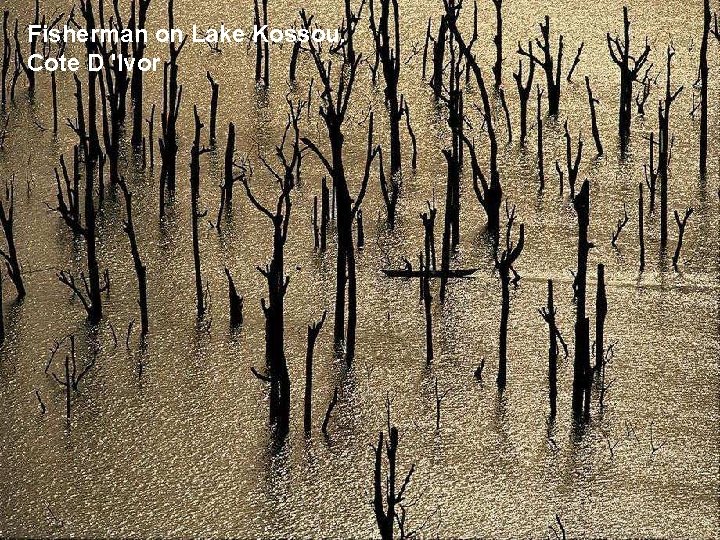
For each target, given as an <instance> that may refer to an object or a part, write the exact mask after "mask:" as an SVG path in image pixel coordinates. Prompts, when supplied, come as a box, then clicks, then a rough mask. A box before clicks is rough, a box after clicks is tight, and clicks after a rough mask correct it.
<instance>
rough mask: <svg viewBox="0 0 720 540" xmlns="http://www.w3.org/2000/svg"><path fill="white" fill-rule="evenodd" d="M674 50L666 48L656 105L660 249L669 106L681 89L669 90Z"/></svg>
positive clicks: (665, 231) (664, 218) (665, 203)
mask: <svg viewBox="0 0 720 540" xmlns="http://www.w3.org/2000/svg"><path fill="white" fill-rule="evenodd" d="M674 56H675V50H674V49H673V48H672V46H668V48H667V68H666V69H667V73H666V77H665V99H664V100H661V101H660V103H659V104H658V125H659V132H660V136H659V138H658V167H657V175H658V178H659V179H660V247H661V248H665V246H666V245H667V237H668V225H667V223H668V175H669V169H670V146H671V141H670V106H671V105H672V104H673V103H674V102H675V100H676V99H677V97H678V95H679V94H680V92H682V90H683V87H682V86H681V87H680V88H678V89H677V90H676V91H675V92H672V91H671V90H670V73H671V64H672V59H673V57H674Z"/></svg>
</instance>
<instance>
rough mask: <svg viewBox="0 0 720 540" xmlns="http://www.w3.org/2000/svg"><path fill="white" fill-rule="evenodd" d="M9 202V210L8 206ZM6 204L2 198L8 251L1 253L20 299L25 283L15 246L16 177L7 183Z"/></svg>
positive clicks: (0, 204)
mask: <svg viewBox="0 0 720 540" xmlns="http://www.w3.org/2000/svg"><path fill="white" fill-rule="evenodd" d="M5 204H7V211H6V206H5ZM5 204H3V201H2V199H0V224H2V228H3V232H4V233H5V242H6V243H7V251H5V250H4V249H2V248H0V255H2V257H3V259H5V266H6V267H7V271H8V276H10V279H11V280H12V282H13V285H15V290H16V291H17V297H18V300H21V299H22V298H24V297H25V285H24V283H23V279H22V273H21V270H20V261H19V260H18V255H17V248H16V247H15V233H14V225H15V179H14V177H13V178H12V179H11V180H10V185H9V186H8V185H7V184H6V185H5Z"/></svg>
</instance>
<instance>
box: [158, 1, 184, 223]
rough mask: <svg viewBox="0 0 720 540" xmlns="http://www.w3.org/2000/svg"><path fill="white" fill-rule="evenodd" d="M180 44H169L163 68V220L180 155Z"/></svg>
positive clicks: (170, 23)
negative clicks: (178, 132) (166, 193)
mask: <svg viewBox="0 0 720 540" xmlns="http://www.w3.org/2000/svg"><path fill="white" fill-rule="evenodd" d="M173 2H174V0H168V8H167V12H168V28H173V27H174V20H175V19H174V14H173ZM186 39H187V38H186V37H185V38H183V40H182V41H181V42H180V44H179V45H178V44H177V43H175V42H174V41H170V43H169V45H168V47H169V51H168V54H169V60H168V61H167V62H165V65H164V69H163V110H162V115H161V127H162V137H161V138H160V139H159V141H158V143H159V145H160V157H161V158H162V167H161V169H160V217H161V218H162V217H163V216H164V215H165V192H166V191H168V192H169V193H171V194H172V193H174V192H175V168H176V160H177V153H178V143H177V121H178V117H179V116H180V103H181V102H182V86H181V85H178V64H177V60H178V56H180V52H181V51H182V48H183V46H184V45H185V40H186Z"/></svg>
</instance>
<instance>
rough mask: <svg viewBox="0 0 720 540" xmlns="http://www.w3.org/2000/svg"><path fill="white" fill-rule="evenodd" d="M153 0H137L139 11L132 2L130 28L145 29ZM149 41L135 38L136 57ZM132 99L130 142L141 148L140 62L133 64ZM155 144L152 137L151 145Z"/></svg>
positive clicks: (134, 54)
mask: <svg viewBox="0 0 720 540" xmlns="http://www.w3.org/2000/svg"><path fill="white" fill-rule="evenodd" d="M150 1H151V0H137V11H136V10H135V6H136V0H131V2H130V19H129V20H128V25H127V26H128V29H129V30H131V31H133V33H135V32H136V31H139V30H144V29H145V23H146V21H147V12H148V9H149V8H150ZM146 46H147V42H146V41H145V40H144V39H138V40H134V41H133V42H132V51H133V57H134V58H142V57H143V56H144V55H145V47H146ZM130 100H131V101H132V107H133V130H132V138H131V139H130V142H131V144H132V146H133V147H134V148H139V147H140V145H141V144H142V141H143V123H144V120H143V71H142V70H141V69H140V67H139V62H135V63H134V64H133V72H132V77H131V79H130ZM153 144H154V142H153V140H152V137H150V145H151V146H152V145H153Z"/></svg>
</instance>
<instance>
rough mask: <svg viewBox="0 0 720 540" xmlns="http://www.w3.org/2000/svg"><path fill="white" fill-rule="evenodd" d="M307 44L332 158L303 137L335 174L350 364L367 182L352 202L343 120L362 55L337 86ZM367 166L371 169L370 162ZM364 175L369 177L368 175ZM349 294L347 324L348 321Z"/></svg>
mask: <svg viewBox="0 0 720 540" xmlns="http://www.w3.org/2000/svg"><path fill="white" fill-rule="evenodd" d="M300 18H301V20H302V24H303V28H305V29H310V28H311V24H312V18H311V17H310V18H309V17H308V16H307V14H306V13H305V10H302V11H301V12H300ZM308 48H309V53H310V56H311V57H312V59H313V62H314V63H315V67H316V69H317V72H318V75H319V79H320V81H321V84H322V92H321V97H322V100H321V105H320V111H319V112H320V116H321V118H322V119H323V121H324V123H325V127H326V130H327V139H328V143H329V145H330V158H329V159H328V158H327V157H326V156H325V154H324V153H323V152H322V151H321V150H320V149H319V148H318V146H317V145H316V144H315V143H314V142H313V141H312V140H311V139H309V138H308V137H303V138H302V139H301V140H302V142H303V144H304V145H305V146H307V147H308V148H309V149H310V151H312V152H313V153H314V154H315V155H316V156H317V157H318V159H319V160H320V161H321V162H322V164H323V166H324V167H325V169H326V170H327V172H328V174H329V175H330V177H331V178H332V181H333V182H332V183H333V188H334V193H336V206H337V232H338V249H337V265H336V275H337V287H336V290H335V323H334V324H335V328H334V339H335V344H336V346H337V347H338V348H339V347H340V346H341V345H342V344H343V343H344V345H345V361H346V363H347V364H348V365H350V364H351V363H352V361H353V358H354V356H355V335H356V327H357V282H356V276H355V245H354V242H353V234H352V223H353V218H354V216H355V214H356V213H357V209H358V208H360V205H361V204H362V199H363V197H364V194H365V191H366V188H367V184H366V183H365V184H364V185H363V186H362V187H361V188H360V192H359V194H358V196H357V197H356V200H355V203H354V204H353V202H352V198H351V197H350V190H349V187H348V181H347V177H346V174H345V164H344V160H343V143H344V135H343V123H344V122H345V118H346V114H347V109H348V106H349V104H350V96H351V95H352V90H353V87H354V83H355V78H356V75H357V69H358V66H359V62H360V58H361V56H360V55H357V56H356V57H355V60H354V61H352V62H349V63H345V64H344V66H341V69H340V70H339V73H338V80H337V83H336V85H335V89H334V88H333V83H332V81H331V77H332V62H331V61H330V62H327V63H326V62H324V61H323V58H322V51H321V50H320V49H318V47H317V46H316V44H315V43H314V42H313V41H312V40H310V42H309V43H308ZM365 170H366V171H367V170H368V165H367V164H366V167H365ZM365 178H368V177H367V176H366V177H365ZM346 294H347V296H346ZM346 298H347V325H346V321H345V308H346Z"/></svg>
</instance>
